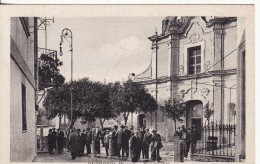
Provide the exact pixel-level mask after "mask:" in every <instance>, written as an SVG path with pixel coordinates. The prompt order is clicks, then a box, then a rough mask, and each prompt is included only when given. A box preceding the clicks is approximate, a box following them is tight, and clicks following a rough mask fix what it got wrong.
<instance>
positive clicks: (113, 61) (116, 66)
mask: <svg viewBox="0 0 260 164" xmlns="http://www.w3.org/2000/svg"><path fill="white" fill-rule="evenodd" d="M163 19H164V17H77V18H61V17H56V18H54V23H52V22H51V23H50V26H47V48H48V49H52V50H57V51H58V52H59V43H60V35H61V32H62V30H63V29H64V28H69V29H70V30H71V31H72V33H73V79H74V80H77V79H81V78H85V77H88V78H89V79H90V80H93V81H101V82H104V81H106V82H114V81H122V80H127V78H128V75H129V74H130V73H135V74H139V73H141V72H143V71H144V70H145V69H146V68H147V67H148V66H149V64H150V60H151V44H152V42H151V41H150V40H149V39H148V37H150V36H152V35H154V34H155V30H156V29H157V31H158V33H159V34H160V33H161V29H162V20H163ZM38 35H39V38H38V42H39V47H41V48H44V47H45V44H44V43H45V32H44V31H42V30H40V31H39V34H38ZM63 40H64V42H63V44H62V51H63V56H59V59H60V60H61V61H62V62H63V66H62V67H60V73H61V74H62V75H63V76H65V78H66V81H70V78H71V53H70V51H69V50H70V49H69V43H68V42H67V41H66V40H65V39H63ZM39 55H40V54H39Z"/></svg>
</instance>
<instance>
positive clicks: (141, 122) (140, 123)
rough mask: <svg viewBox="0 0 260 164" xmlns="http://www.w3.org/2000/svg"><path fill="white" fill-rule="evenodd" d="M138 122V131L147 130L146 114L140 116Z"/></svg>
mask: <svg viewBox="0 0 260 164" xmlns="http://www.w3.org/2000/svg"><path fill="white" fill-rule="evenodd" d="M137 120H138V123H137V129H139V128H146V116H145V115H144V114H139V115H138V117H137Z"/></svg>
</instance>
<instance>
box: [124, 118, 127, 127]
mask: <svg viewBox="0 0 260 164" xmlns="http://www.w3.org/2000/svg"><path fill="white" fill-rule="evenodd" d="M124 120H125V125H126V124H127V117H124Z"/></svg>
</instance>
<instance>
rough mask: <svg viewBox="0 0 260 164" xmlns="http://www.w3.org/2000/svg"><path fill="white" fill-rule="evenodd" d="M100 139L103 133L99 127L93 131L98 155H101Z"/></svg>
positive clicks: (93, 139)
mask: <svg viewBox="0 0 260 164" xmlns="http://www.w3.org/2000/svg"><path fill="white" fill-rule="evenodd" d="M100 139H101V131H100V130H99V126H98V125H97V126H96V128H94V129H93V130H92V141H94V143H95V150H93V151H96V153H97V154H100Z"/></svg>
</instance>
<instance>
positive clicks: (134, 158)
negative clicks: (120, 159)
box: [129, 130, 141, 162]
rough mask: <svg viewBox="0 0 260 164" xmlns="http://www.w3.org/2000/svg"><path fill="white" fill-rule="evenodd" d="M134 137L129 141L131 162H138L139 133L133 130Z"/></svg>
mask: <svg viewBox="0 0 260 164" xmlns="http://www.w3.org/2000/svg"><path fill="white" fill-rule="evenodd" d="M133 133H134V135H132V137H131V138H130V140H129V148H130V150H131V151H132V162H138V161H139V158H140V153H139V152H140V144H141V141H140V138H139V136H138V133H139V131H137V130H134V131H133Z"/></svg>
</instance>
